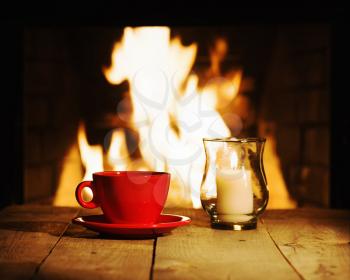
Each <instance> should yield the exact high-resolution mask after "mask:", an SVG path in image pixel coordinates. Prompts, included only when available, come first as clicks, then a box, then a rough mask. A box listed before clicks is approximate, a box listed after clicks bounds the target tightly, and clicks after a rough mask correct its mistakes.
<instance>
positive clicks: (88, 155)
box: [78, 123, 103, 180]
mask: <svg viewBox="0 0 350 280" xmlns="http://www.w3.org/2000/svg"><path fill="white" fill-rule="evenodd" d="M78 144H79V150H80V156H81V161H82V163H83V165H84V167H85V174H84V177H83V180H92V173H94V172H97V171H101V170H103V150H102V147H101V146H100V145H93V146H90V145H89V142H88V141H87V138H86V132H85V126H84V124H83V123H81V124H80V125H79V128H78Z"/></svg>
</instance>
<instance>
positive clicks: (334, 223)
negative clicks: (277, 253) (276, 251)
mask: <svg viewBox="0 0 350 280" xmlns="http://www.w3.org/2000/svg"><path fill="white" fill-rule="evenodd" d="M264 223H265V224H266V227H267V229H268V231H269V233H270V234H271V237H272V238H273V239H274V241H275V242H276V244H277V245H278V247H279V248H280V250H281V251H282V252H283V254H284V255H285V256H286V257H287V258H288V260H289V262H290V263H291V264H292V265H293V266H294V267H295V268H296V270H297V271H298V272H299V273H300V274H301V275H302V276H303V277H304V278H305V279H350V246H349V245H350V212H349V211H335V210H320V209H317V210H313V209H302V210H293V211H286V210H285V211H273V212H267V215H266V216H265V217H264Z"/></svg>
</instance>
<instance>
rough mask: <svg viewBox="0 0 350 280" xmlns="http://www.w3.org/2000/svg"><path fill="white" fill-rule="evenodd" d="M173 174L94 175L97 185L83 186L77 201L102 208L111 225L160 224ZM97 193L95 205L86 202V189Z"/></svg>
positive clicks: (142, 172) (83, 184) (109, 172)
mask: <svg viewBox="0 0 350 280" xmlns="http://www.w3.org/2000/svg"><path fill="white" fill-rule="evenodd" d="M169 184H170V174H169V173H166V172H151V171H105V172H97V173H94V174H93V181H84V182H81V183H80V184H79V185H78V186H77V188H76V190H75V197H76V199H77V201H78V202H79V204H80V205H81V206H82V207H85V208H90V209H92V208H96V207H101V208H102V211H103V214H104V215H105V217H106V219H107V220H108V221H109V222H111V223H143V224H153V223H155V222H157V219H158V217H159V216H160V214H161V212H162V210H163V208H164V204H165V201H166V198H167V195H168V190H169ZM86 187H88V188H90V189H91V190H92V193H93V198H92V200H91V201H89V202H86V201H84V200H83V198H82V191H83V189H84V188H86Z"/></svg>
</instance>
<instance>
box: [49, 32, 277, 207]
mask: <svg viewBox="0 0 350 280" xmlns="http://www.w3.org/2000/svg"><path fill="white" fill-rule="evenodd" d="M227 49H228V44H227V42H226V40H225V39H224V38H218V40H217V41H215V44H214V46H213V47H212V48H211V50H210V60H211V66H210V68H209V69H208V72H207V73H206V74H205V77H206V81H207V82H206V84H205V85H203V86H199V78H198V76H197V75H196V74H194V73H191V70H192V67H193V64H194V61H195V58H196V54H197V44H195V43H193V44H191V45H189V46H184V45H183V44H182V42H181V40H180V38H173V39H171V38H170V29H169V28H168V27H137V28H131V27H126V28H125V29H124V32H123V36H122V39H121V40H120V41H119V42H117V43H116V44H115V45H114V48H113V51H112V55H111V65H110V66H109V67H108V68H104V69H103V72H104V75H105V77H106V79H107V81H108V82H109V83H111V84H114V85H117V84H120V83H122V82H123V81H127V82H128V83H129V94H130V99H131V103H132V109H133V110H132V116H131V118H130V121H131V128H132V129H134V130H135V131H136V132H137V134H138V136H139V137H138V138H139V142H138V147H137V148H138V150H139V152H140V156H141V157H140V158H137V159H135V158H133V159H131V157H130V155H129V151H128V147H127V142H126V137H125V131H124V130H123V128H119V129H116V130H114V131H113V132H112V135H111V141H110V145H109V147H108V149H106V150H107V152H106V154H104V153H103V148H102V146H101V145H90V144H89V143H88V140H87V136H86V132H85V126H84V124H80V125H79V128H78V144H79V151H80V155H81V162H82V164H83V165H84V167H85V174H84V177H83V180H91V179H92V173H93V172H96V171H101V170H105V169H109V170H111V169H112V170H156V171H167V172H170V173H171V174H172V180H171V187H170V191H169V195H168V199H167V206H193V207H194V208H200V207H201V202H200V190H199V188H200V185H201V180H202V175H203V170H204V165H205V153H204V149H203V146H202V138H208V137H215V138H216V137H230V136H231V135H230V129H229V128H228V126H227V124H226V123H225V121H224V119H223V116H225V114H232V112H231V110H232V106H230V105H232V101H233V99H234V98H235V97H236V95H237V94H238V92H239V89H240V86H241V81H242V76H243V72H242V71H241V70H240V69H239V70H235V71H231V72H229V73H228V74H226V75H225V76H223V75H222V74H221V69H220V63H221V62H222V61H223V60H224V58H225V56H226V54H227ZM117 113H118V114H119V117H120V118H121V119H122V116H121V112H120V113H119V112H117ZM230 116H232V115H226V118H225V119H226V120H227V121H230V120H232V118H231V117H230ZM128 121H129V119H128ZM230 122H231V123H232V121H230ZM231 129H232V124H231ZM72 151H73V150H72ZM104 159H105V160H104ZM230 160H231V167H232V168H237V164H238V157H237V154H235V153H233V154H232V157H231V159H230ZM66 167H67V168H66ZM105 167H106V168H105ZM68 169H69V168H68V165H67V166H64V168H63V172H62V175H61V179H62V178H63V177H64V178H66V177H70V178H71V176H68V175H69V174H71V173H72V172H69V170H68ZM277 172H280V170H277ZM74 174H77V173H74ZM281 178H282V177H281ZM62 180H63V179H62ZM282 180H283V178H282ZM66 185H69V186H71V185H76V183H74V184H71V183H69V184H67V183H64V182H63V181H62V182H61V181H60V187H59V191H58V193H57V195H56V197H55V204H56V205H67V203H66V204H65V203H63V201H66V197H65V196H64V193H65V189H66V187H64V186H66ZM270 185H271V184H270ZM69 192H72V190H69ZM67 193H68V191H67ZM72 197H73V196H72ZM72 205H73V204H72Z"/></svg>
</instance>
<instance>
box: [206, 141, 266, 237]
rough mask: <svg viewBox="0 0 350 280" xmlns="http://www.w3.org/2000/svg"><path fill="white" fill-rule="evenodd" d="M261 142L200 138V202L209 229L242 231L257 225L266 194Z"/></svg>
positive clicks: (263, 208) (262, 144)
mask: <svg viewBox="0 0 350 280" xmlns="http://www.w3.org/2000/svg"><path fill="white" fill-rule="evenodd" d="M265 141H266V140H265V139H263V138H241V139H237V138H215V139H209V138H205V139H203V143H204V148H205V154H206V164H205V172H204V175H203V180H202V184H201V202H202V206H203V208H204V210H205V211H206V212H207V213H208V215H209V216H210V219H211V225H212V227H213V228H221V229H233V230H245V229H254V228H256V226H257V218H258V216H259V215H260V214H261V213H262V212H263V211H264V210H265V208H266V206H267V203H268V198H269V191H268V187H267V181H266V176H265V171H264V165H263V152H264V145H265Z"/></svg>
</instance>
